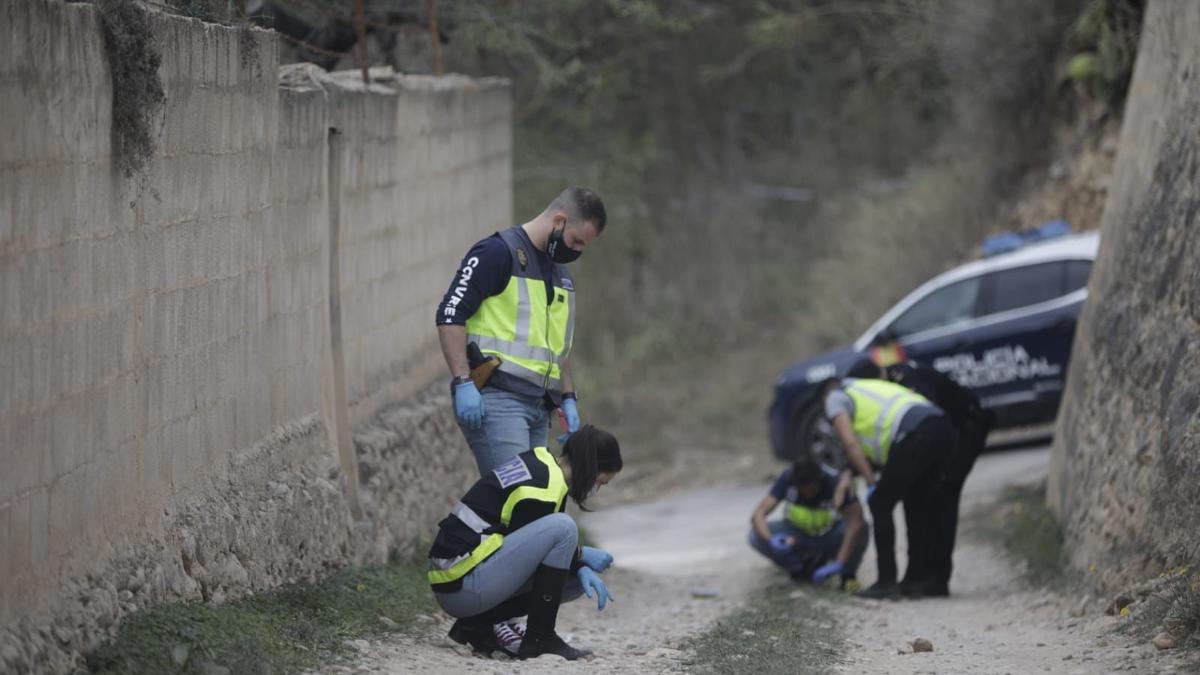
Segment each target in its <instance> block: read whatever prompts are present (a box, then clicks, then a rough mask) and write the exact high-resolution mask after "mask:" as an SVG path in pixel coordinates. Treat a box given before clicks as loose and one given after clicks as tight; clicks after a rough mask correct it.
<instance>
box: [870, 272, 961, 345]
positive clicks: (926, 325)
mask: <svg viewBox="0 0 1200 675" xmlns="http://www.w3.org/2000/svg"><path fill="white" fill-rule="evenodd" d="M979 286H980V282H979V277H973V278H971V279H964V280H962V281H958V282H955V283H953V284H950V285H949V286H943V287H942V288H939V289H937V290H936V291H933V292H932V293H930V294H929V295H926V296H925V297H924V298H921V299H920V300H918V301H917V302H916V303H915V304H913V306H912V307H909V308H908V309H907V310H906V311H905V312H904V313H903V314H901V315H900V316H898V317H896V320H895V321H893V322H892V325H891V326H888V328H886V329H885V330H886V331H887V333H888V334H889V335H890V336H891V337H892V338H902V337H904V336H906V335H912V334H913V333H920V332H921V331H926V330H931V329H933V328H941V327H942V326H949V325H950V324H952V323H956V322H958V321H963V320H965V319H972V318H974V317H975V316H976V315H977V312H976V308H977V306H978V300H979Z"/></svg>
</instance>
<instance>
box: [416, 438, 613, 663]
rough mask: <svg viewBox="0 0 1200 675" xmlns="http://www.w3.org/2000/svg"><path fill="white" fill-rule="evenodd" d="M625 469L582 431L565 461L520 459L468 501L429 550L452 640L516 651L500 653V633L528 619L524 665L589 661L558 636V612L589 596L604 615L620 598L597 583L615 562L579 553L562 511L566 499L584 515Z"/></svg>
mask: <svg viewBox="0 0 1200 675" xmlns="http://www.w3.org/2000/svg"><path fill="white" fill-rule="evenodd" d="M621 466H622V462H621V448H620V446H619V445H618V444H617V439H616V438H614V437H613V436H612V434H610V433H608V432H606V431H602V430H600V429H597V428H595V427H593V426H591V425H585V426H583V427H582V428H580V429H579V431H577V432H576V433H574V434H572V435H571V437H570V438H569V439H568V440H567V442H566V444H565V445H564V446H563V450H562V454H561V455H560V456H558V457H554V456H553V455H551V454H550V452H549V451H548V450H546V449H545V448H534V449H533V450H529V451H527V452H523V453H520V454H519V455H517V456H516V457H513V458H512V459H510V460H508V461H507V462H505V463H503V464H501V465H500V466H498V467H496V468H495V469H493V470H492V471H489V472H488V473H487V474H486V475H484V477H483V478H481V479H479V481H478V482H476V483H475V485H474V486H472V487H471V489H470V490H468V491H467V493H466V494H465V495H463V497H462V499H461V500H459V502H458V503H457V504H455V505H454V508H453V509H451V511H450V515H449V516H447V517H446V518H445V519H443V520H442V522H441V523H439V525H438V528H439V529H438V533H437V536H436V538H435V539H434V541H433V546H432V547H431V548H430V549H429V560H430V569H429V583H430V585H431V586H432V587H433V593H434V597H435V598H436V599H437V602H438V604H439V605H441V607H442V609H443V610H445V611H446V613H447V614H450V615H451V616H453V617H455V618H457V619H458V621H456V622H455V623H454V625H453V626H452V627H451V628H450V638H451V639H453V640H455V641H456V642H459V643H461V644H468V645H470V646H471V647H472V648H473V649H474V650H476V651H479V652H483V653H485V654H486V653H490V652H492V651H495V650H497V649H502V648H506V647H513V646H516V645H511V644H510V645H501V643H500V641H499V640H498V638H497V635H496V633H495V632H494V629H493V626H494V625H497V624H502V623H503V622H506V621H509V620H510V619H513V618H515V617H519V616H525V615H528V617H529V618H528V622H527V624H526V627H525V629H524V634H523V636H521V639H520V643H519V646H516V649H515V654H514V655H515V656H517V658H523V659H524V658H533V657H536V656H539V655H541V654H557V655H559V656H561V657H563V658H565V659H567V660H570V661H573V660H575V659H578V658H580V657H583V656H587V655H588V654H589V653H590V652H587V651H584V650H580V649H576V648H574V647H572V646H570V645H568V644H567V643H566V642H564V641H563V640H562V639H561V638H560V637H558V634H557V633H555V630H554V627H555V621H556V619H557V617H558V607H559V605H560V604H561V603H562V602H566V601H570V600H574V599H576V598H578V597H579V596H580V595H583V594H585V593H586V594H587V596H588V597H589V598H590V597H593V596H595V597H596V601H597V606H598V608H599V609H604V607H605V605H606V604H607V602H608V601H610V600H612V599H613V598H612V595H611V594H610V593H609V592H608V588H607V587H606V586H605V585H604V582H603V581H602V580H601V578H600V576H599V575H600V573H601V572H603V571H604V570H605V569H606V568H607V567H608V566H609V565H610V564H611V563H612V556H611V555H609V554H608V553H606V552H604V551H602V550H600V549H596V548H592V547H589V546H583V547H581V546H579V535H578V531H577V529H576V527H575V521H573V520H572V519H571V517H570V516H568V515H567V514H566V513H564V512H563V509H564V507H565V506H566V498H567V497H568V496H570V497H571V499H572V500H573V501H574V502H575V503H576V504H578V505H579V506H580V507H581V508H582V507H583V505H584V502H585V501H586V500H587V498H588V496H589V495H590V494H592V492H593V491H594V490H597V489H599V487H600V486H601V485H604V484H606V483H608V481H610V480H612V478H613V477H614V476H616V474H617V473H618V472H619V471H620V470H621ZM518 626H519V624H518ZM518 632H519V631H518ZM509 651H510V653H512V652H513V650H512V649H509Z"/></svg>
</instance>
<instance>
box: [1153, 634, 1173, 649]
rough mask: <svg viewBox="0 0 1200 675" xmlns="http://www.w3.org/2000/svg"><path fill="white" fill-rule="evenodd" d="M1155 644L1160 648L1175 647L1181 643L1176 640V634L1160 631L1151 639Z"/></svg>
mask: <svg viewBox="0 0 1200 675" xmlns="http://www.w3.org/2000/svg"><path fill="white" fill-rule="evenodd" d="M1151 642H1153V643H1154V646H1155V647H1157V648H1158V649H1174V648H1175V647H1176V646H1177V645H1178V644H1179V643H1178V642H1177V641H1176V640H1175V636H1174V635H1171V634H1170V633H1167V632H1165V631H1164V632H1162V633H1159V634H1158V635H1155V636H1154V639H1153V640H1151Z"/></svg>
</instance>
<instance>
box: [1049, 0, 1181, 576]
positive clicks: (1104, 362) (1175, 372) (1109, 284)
mask: <svg viewBox="0 0 1200 675" xmlns="http://www.w3.org/2000/svg"><path fill="white" fill-rule="evenodd" d="M1196 35H1200V3H1194V2H1181V1H1172V0H1154V1H1152V2H1151V3H1150V5H1149V7H1148V8H1147V14H1146V20H1145V24H1144V29H1143V33H1142V39H1141V46H1140V49H1139V53H1138V59H1137V65H1136V68H1135V72H1134V76H1133V81H1132V85H1131V88H1130V94H1129V102H1128V104H1127V108H1126V112H1125V122H1124V126H1123V127H1122V132H1121V142H1120V148H1119V154H1118V157H1117V163H1116V168H1115V172H1114V177H1113V183H1112V188H1111V189H1110V191H1109V195H1108V201H1107V203H1106V206H1105V213H1104V221H1103V227H1102V235H1101V237H1102V238H1101V244H1100V255H1099V258H1098V260H1097V263H1096V266H1095V268H1094V270H1093V272H1092V279H1091V289H1090V294H1089V298H1088V303H1087V306H1086V307H1085V309H1084V312H1083V315H1082V316H1081V319H1080V324H1079V330H1078V333H1077V335H1076V338H1075V347H1074V352H1073V356H1072V362H1071V370H1070V375H1069V379H1068V382H1069V391H1068V392H1067V396H1066V399H1065V401H1064V404H1063V407H1062V414H1061V415H1060V418H1059V422H1058V430H1057V433H1056V442H1055V446H1054V455H1053V460H1052V467H1051V477H1050V483H1049V500H1050V504H1051V506H1052V508H1054V509H1055V510H1056V511H1057V512H1058V513H1059V514H1060V516H1061V517H1062V519H1063V522H1064V525H1065V528H1066V532H1067V538H1068V547H1069V550H1070V555H1071V562H1072V564H1073V565H1074V566H1076V567H1079V568H1089V567H1090V566H1091V565H1095V570H1096V577H1095V578H1097V579H1098V580H1099V581H1100V582H1101V583H1102V584H1104V585H1111V584H1117V583H1124V582H1128V581H1131V580H1135V579H1138V578H1141V577H1145V576H1149V575H1153V574H1157V573H1158V572H1160V571H1163V570H1164V569H1165V568H1167V567H1172V566H1176V565H1181V564H1187V563H1195V562H1196V561H1198V560H1200V536H1197V532H1198V531H1200V530H1198V529H1197V523H1200V381H1198V380H1197V378H1196V374H1197V373H1200V339H1198V337H1197V336H1200V86H1197V84H1198V80H1200V41H1197V40H1196Z"/></svg>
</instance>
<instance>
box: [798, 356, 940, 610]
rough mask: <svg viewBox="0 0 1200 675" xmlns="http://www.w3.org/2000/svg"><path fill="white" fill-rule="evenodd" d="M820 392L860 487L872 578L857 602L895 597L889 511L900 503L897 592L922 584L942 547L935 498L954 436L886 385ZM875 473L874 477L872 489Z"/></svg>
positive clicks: (849, 383) (843, 385)
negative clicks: (871, 537)
mask: <svg viewBox="0 0 1200 675" xmlns="http://www.w3.org/2000/svg"><path fill="white" fill-rule="evenodd" d="M820 392H821V396H822V397H823V398H824V401H825V415H826V417H828V418H829V421H830V422H832V423H833V428H834V430H835V431H836V432H837V437H838V440H839V441H841V444H842V448H843V450H844V451H845V453H846V459H847V460H848V462H849V464H850V467H851V468H852V469H854V470H855V471H857V472H858V474H859V475H861V476H862V477H863V478H864V479H866V481H867V486H868V487H867V506H868V507H869V508H870V509H871V516H872V518H873V520H874V525H875V557H876V563H877V565H878V567H879V577H878V579H877V580H876V582H875V584H874V585H872V586H871V587H870V588H866V589H863V590H862V591H859V592H858V595H859V596H861V597H866V598H896V597H899V595H900V594H901V592H902V590H903V589H902V588H901V585H900V584H899V583H897V572H896V528H895V523H894V521H893V520H892V511H894V510H895V508H896V504H897V503H899V502H904V505H905V513H906V517H905V524H906V525H907V528H908V550H909V560H908V570H907V571H906V574H905V585H906V587H907V586H910V585H914V584H917V583H918V582H920V583H924V580H925V579H926V578H927V577H928V567H927V566H928V563H929V561H930V560H931V556H932V552H933V551H935V550H938V547H939V546H943V545H944V544H943V543H942V542H940V538H941V537H942V532H941V530H940V526H941V521H940V519H939V518H938V517H937V500H936V497H937V491H938V489H939V487H940V485H941V481H942V476H943V474H944V471H945V464H946V462H947V460H948V459H949V457H950V455H951V453H953V451H954V445H955V440H956V439H955V433H954V428H953V427H951V426H950V423H949V422H947V421H946V418H945V416H944V414H943V412H942V410H941V408H938V407H937V406H935V405H933V404H932V403H930V402H929V400H928V399H926V398H925V397H924V396H921V395H920V394H918V393H916V392H913V391H910V390H909V389H906V388H905V387H902V386H900V385H898V384H895V383H892V382H887V381H884V380H858V379H851V378H846V379H839V378H830V379H828V380H826V381H825V382H824V383H823V384H822V385H821V389H820ZM876 470H879V471H880V472H881V475H880V477H879V479H878V481H877V480H876V479H875V472H876Z"/></svg>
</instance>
